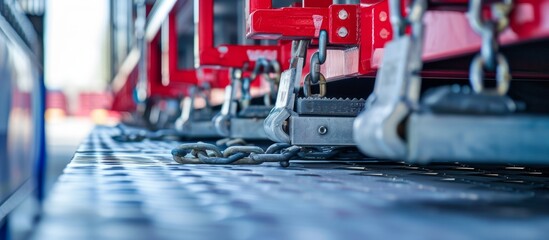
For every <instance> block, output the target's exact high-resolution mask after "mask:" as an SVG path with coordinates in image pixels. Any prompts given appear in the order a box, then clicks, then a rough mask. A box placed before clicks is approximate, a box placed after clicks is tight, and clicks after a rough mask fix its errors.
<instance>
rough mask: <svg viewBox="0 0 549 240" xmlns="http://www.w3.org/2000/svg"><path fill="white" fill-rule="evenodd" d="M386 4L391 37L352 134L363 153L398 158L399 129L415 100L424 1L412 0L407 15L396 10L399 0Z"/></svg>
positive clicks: (402, 145)
mask: <svg viewBox="0 0 549 240" xmlns="http://www.w3.org/2000/svg"><path fill="white" fill-rule="evenodd" d="M389 3H390V5H389V6H390V12H391V22H392V24H393V31H394V38H393V40H392V41H391V42H389V43H387V44H386V45H385V51H384V55H383V60H382V64H381V68H380V69H379V71H378V73H377V76H376V82H375V87H374V92H373V93H372V94H371V95H370V97H369V98H368V102H367V106H366V107H365V110H364V112H362V113H361V114H360V115H359V116H358V117H357V118H356V120H355V122H354V131H353V137H354V140H355V142H356V144H357V146H358V147H359V148H360V149H361V150H362V151H363V152H364V153H366V154H367V155H370V156H375V157H381V158H390V159H402V158H404V157H405V156H406V153H407V147H406V143H405V142H404V139H403V136H402V133H401V131H399V129H401V126H402V123H403V122H404V121H405V120H406V118H407V117H408V116H409V114H410V112H411V111H412V110H413V108H414V105H416V104H417V103H418V101H419V94H420V86H421V77H420V76H419V72H420V71H421V68H422V64H423V62H422V59H421V55H422V44H423V41H422V40H423V22H422V19H423V15H424V13H425V11H426V10H427V0H414V1H413V2H412V5H411V9H410V13H409V14H408V16H407V17H404V16H403V15H402V13H401V11H400V8H401V0H390V1H389ZM408 26H411V28H412V33H411V35H407V34H406V32H405V29H406V27H408Z"/></svg>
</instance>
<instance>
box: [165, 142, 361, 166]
mask: <svg viewBox="0 0 549 240" xmlns="http://www.w3.org/2000/svg"><path fill="white" fill-rule="evenodd" d="M353 149H354V151H353V150H349V149H348V148H342V147H330V148H304V147H299V146H292V145H290V144H286V143H275V144H273V145H271V146H269V147H268V148H267V150H265V151H264V150H263V149H262V148H260V147H257V146H231V147H228V148H227V149H225V150H224V151H222V150H221V149H220V148H219V147H218V146H216V145H213V144H208V143H203V142H198V143H187V144H182V145H180V146H179V147H178V148H176V149H173V150H172V155H173V159H174V160H175V161H176V162H178V163H180V164H233V165H251V164H253V165H255V164H261V163H265V162H278V163H279V164H280V166H282V167H288V166H289V165H290V163H289V162H290V160H295V159H304V160H327V159H330V160H333V159H346V160H348V159H363V158H364V155H362V154H361V153H360V152H359V151H358V150H356V148H353Z"/></svg>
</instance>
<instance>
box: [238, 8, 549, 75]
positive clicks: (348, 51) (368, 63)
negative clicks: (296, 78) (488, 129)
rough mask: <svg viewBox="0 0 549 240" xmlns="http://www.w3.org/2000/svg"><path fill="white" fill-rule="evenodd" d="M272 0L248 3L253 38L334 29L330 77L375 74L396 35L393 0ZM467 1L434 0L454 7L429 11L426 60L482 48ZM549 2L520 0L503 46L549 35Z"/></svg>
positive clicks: (295, 36) (324, 69) (287, 36)
mask: <svg viewBox="0 0 549 240" xmlns="http://www.w3.org/2000/svg"><path fill="white" fill-rule="evenodd" d="M269 2H270V1H263V0H249V1H248V4H249V6H248V7H249V10H250V15H249V19H248V28H247V37H249V38H253V39H315V38H317V37H318V32H319V30H320V29H322V30H326V31H328V36H329V37H328V38H329V39H328V42H329V47H330V48H331V49H330V50H328V54H327V56H328V57H327V61H326V63H325V64H324V65H323V66H322V67H321V71H322V73H323V74H324V75H325V76H326V77H327V78H328V79H329V80H334V79H340V78H346V77H352V76H373V75H374V74H375V73H374V71H375V70H376V69H377V68H378V65H379V63H380V62H381V57H382V55H383V47H384V45H385V43H386V42H387V41H389V40H391V38H392V36H391V35H392V27H391V24H390V21H389V11H388V1H387V0H361V3H360V4H359V5H335V4H333V5H332V4H331V1H318V2H317V4H315V5H314V6H310V5H307V4H308V2H305V3H304V5H303V6H302V7H285V8H280V9H273V8H272V4H270V3H269ZM467 4H468V0H430V7H432V8H434V9H436V10H453V11H429V12H427V14H426V16H425V18H424V22H425V24H426V35H425V44H424V45H425V47H424V54H423V55H424V60H425V61H439V60H445V59H450V58H454V57H458V56H463V55H466V54H471V53H474V52H477V51H478V50H479V48H480V37H479V36H478V35H477V34H476V33H474V32H473V31H472V29H471V27H470V26H469V23H468V21H467V19H466V17H465V13H464V11H465V10H466V9H467ZM548 6H549V0H517V1H516V2H515V10H514V11H513V13H512V15H511V26H510V29H508V30H507V31H505V32H504V33H503V34H502V35H501V37H500V41H501V42H502V44H503V45H509V44H516V43H521V42H526V41H531V40H535V39H541V38H547V37H549V12H548V10H547V9H549V7H548ZM342 9H344V10H345V11H346V12H347V17H346V18H345V17H344V18H340V17H339V15H338V14H339V11H341V10H342ZM343 16H345V14H344V15H343ZM315 19H316V21H315ZM315 23H316V25H315ZM342 27H345V28H346V30H347V32H348V33H347V34H346V35H345V34H343V35H339V34H338V31H339V30H340V29H341V28H342ZM342 36H344V37H342ZM462 75H463V74H462ZM463 76H466V75H463Z"/></svg>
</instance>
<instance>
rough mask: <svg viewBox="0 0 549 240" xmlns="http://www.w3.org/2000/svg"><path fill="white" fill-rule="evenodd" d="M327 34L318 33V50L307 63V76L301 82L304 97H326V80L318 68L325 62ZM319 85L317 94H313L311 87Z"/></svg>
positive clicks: (323, 32) (323, 31) (324, 32)
mask: <svg viewBox="0 0 549 240" xmlns="http://www.w3.org/2000/svg"><path fill="white" fill-rule="evenodd" d="M327 43H328V33H327V32H326V31H325V30H322V31H320V36H319V37H318V50H317V51H316V52H315V53H314V54H313V55H312V56H311V60H310V63H309V74H307V76H305V79H304V80H303V85H304V86H303V93H304V94H305V97H324V96H326V78H325V77H324V75H322V73H321V72H320V66H321V65H322V64H324V63H325V62H326V55H327V47H326V45H327ZM316 84H319V85H320V86H319V87H320V88H319V93H318V94H313V93H312V91H311V86H312V85H316Z"/></svg>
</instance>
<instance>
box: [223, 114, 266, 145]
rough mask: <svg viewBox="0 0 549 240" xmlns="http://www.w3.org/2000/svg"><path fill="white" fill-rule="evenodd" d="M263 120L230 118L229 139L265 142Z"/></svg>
mask: <svg viewBox="0 0 549 240" xmlns="http://www.w3.org/2000/svg"><path fill="white" fill-rule="evenodd" d="M263 122H264V119H263V118H231V138H242V139H250V140H266V139H268V138H267V134H266V133H265V129H264V128H263Z"/></svg>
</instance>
